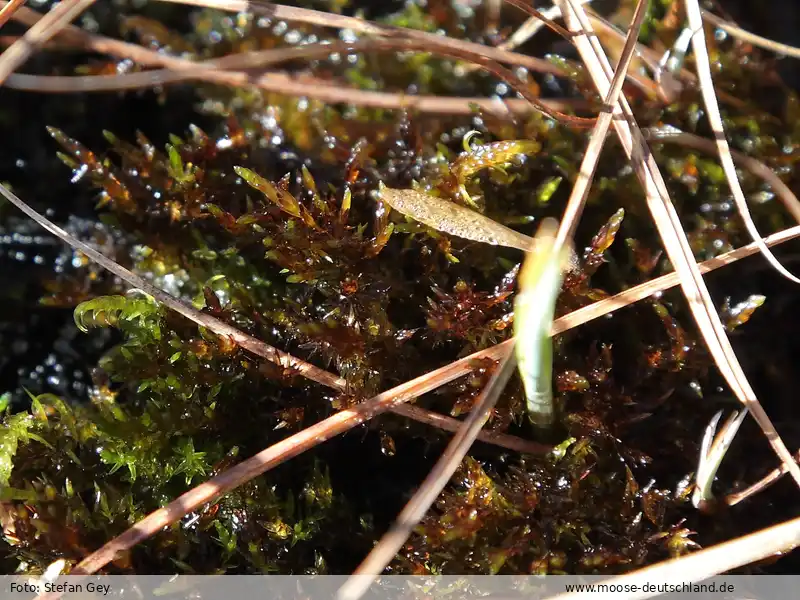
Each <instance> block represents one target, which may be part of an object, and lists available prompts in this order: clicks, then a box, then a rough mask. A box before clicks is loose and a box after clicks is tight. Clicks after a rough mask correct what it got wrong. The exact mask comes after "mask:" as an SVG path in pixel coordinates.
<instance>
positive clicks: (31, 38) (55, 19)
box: [0, 0, 95, 84]
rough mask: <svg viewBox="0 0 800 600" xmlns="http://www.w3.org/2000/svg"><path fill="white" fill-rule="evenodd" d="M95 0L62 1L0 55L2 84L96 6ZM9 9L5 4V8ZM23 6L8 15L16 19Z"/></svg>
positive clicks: (0, 79) (0, 78) (0, 81)
mask: <svg viewBox="0 0 800 600" xmlns="http://www.w3.org/2000/svg"><path fill="white" fill-rule="evenodd" d="M94 2H95V0H62V2H60V3H59V4H57V5H56V6H55V8H53V10H51V11H50V12H49V13H47V14H46V15H44V16H43V17H42V19H41V20H40V21H39V22H38V23H36V25H34V26H33V27H31V28H30V29H29V30H28V31H26V32H25V35H23V36H22V37H21V38H20V39H19V40H17V41H16V42H14V43H13V44H11V46H9V47H8V48H6V50H5V52H3V53H2V54H0V84H1V83H3V82H4V81H5V80H6V78H7V77H8V76H9V75H11V73H13V72H14V71H15V70H16V69H17V67H19V66H20V65H21V64H22V63H24V62H25V61H26V60H27V59H28V57H29V56H30V55H31V54H32V53H33V52H34V51H35V50H37V49H38V48H39V47H41V45H42V44H44V43H45V42H47V41H48V40H49V39H50V38H52V37H53V36H54V35H56V34H57V33H58V32H59V31H60V30H61V29H63V28H64V27H65V26H66V25H68V24H69V22H70V21H72V20H73V19H75V18H76V17H77V16H78V15H79V14H81V13H82V12H83V11H85V10H86V9H87V8H89V7H90V6H91V5H92V4H94ZM6 7H8V4H5V6H4V7H3V8H6ZM20 8H22V6H21V5H19V6H17V7H16V10H13V11H11V12H10V14H8V16H9V17H14V16H16V14H17V13H18V12H20V10H19V9H20Z"/></svg>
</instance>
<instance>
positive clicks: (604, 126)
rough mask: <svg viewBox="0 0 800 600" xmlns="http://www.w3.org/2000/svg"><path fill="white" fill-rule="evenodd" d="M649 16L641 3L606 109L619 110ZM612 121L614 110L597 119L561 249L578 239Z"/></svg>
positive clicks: (570, 202)
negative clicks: (577, 231) (643, 28)
mask: <svg viewBox="0 0 800 600" xmlns="http://www.w3.org/2000/svg"><path fill="white" fill-rule="evenodd" d="M646 15H647V2H646V1H645V0H639V1H638V2H637V3H636V11H635V13H634V17H633V22H632V23H631V27H630V31H629V32H628V37H627V38H626V40H625V47H624V48H623V51H622V56H621V57H620V61H619V65H618V66H617V70H616V72H615V73H614V78H613V80H612V82H611V89H610V90H609V92H608V95H607V96H606V98H605V105H606V106H607V107H612V106H615V105H616V104H617V102H618V101H619V96H620V94H621V93H622V84H623V83H624V82H625V73H626V72H627V71H628V67H629V66H630V64H631V59H632V58H633V55H634V52H635V50H636V41H637V40H638V38H639V31H640V30H641V27H642V23H643V22H644V17H645V16H646ZM611 119H612V113H611V111H610V110H606V111H604V112H602V113H600V116H599V117H597V124H596V125H595V126H594V129H593V130H592V133H591V135H590V136H589V144H588V146H587V147H586V152H585V153H584V155H583V160H582V161H581V166H580V169H579V171H578V178H577V180H576V181H575V184H574V185H573V186H572V191H571V192H570V196H569V200H568V201H567V206H566V208H565V209H564V214H563V215H562V217H561V225H560V226H559V229H558V234H557V235H556V247H557V248H560V247H562V246H564V245H565V244H567V243H569V242H571V240H572V238H573V236H574V235H575V229H576V228H577V226H578V221H579V220H580V216H581V213H582V212H583V207H584V205H585V204H586V199H587V198H588V197H589V190H590V188H591V185H592V180H593V179H594V174H595V171H596V170H597V164H598V162H599V160H600V153H601V152H602V151H603V146H604V145H605V143H606V139H607V138H606V134H607V133H608V128H609V127H610V126H611Z"/></svg>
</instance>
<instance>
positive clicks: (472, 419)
mask: <svg viewBox="0 0 800 600" xmlns="http://www.w3.org/2000/svg"><path fill="white" fill-rule="evenodd" d="M513 350H514V345H513V340H512V344H510V345H508V346H507V348H506V349H505V355H504V356H503V358H502V359H501V361H500V364H499V365H498V366H497V367H496V368H495V371H494V373H493V374H492V377H491V379H490V380H489V382H488V383H487V384H486V387H485V388H484V389H483V391H482V392H481V394H480V396H478V398H477V399H476V401H475V404H474V406H473V407H472V410H471V411H470V413H469V416H468V417H467V418H466V420H465V421H464V423H463V425H462V426H461V428H460V429H459V430H458V433H457V434H456V435H455V436H454V437H453V439H452V440H450V443H449V444H448V445H447V448H446V449H445V451H444V453H442V455H441V456H440V457H439V460H437V461H436V464H435V465H434V466H433V468H432V469H431V470H430V472H429V473H428V475H427V476H426V477H425V480H424V481H423V482H422V484H421V485H420V487H419V489H418V490H417V491H416V493H415V494H414V496H413V497H412V498H411V500H409V501H408V503H407V504H406V505H405V506H404V507H403V510H402V511H400V514H399V515H398V516H397V519H396V520H395V522H394V523H393V524H392V527H391V528H390V529H389V531H388V532H386V533H385V534H384V535H383V537H382V538H381V539H380V541H379V542H378V543H377V545H376V546H375V547H374V548H373V549H372V551H371V552H370V553H369V555H368V556H367V557H366V558H365V559H364V561H363V562H362V563H361V564H360V565H359V566H358V567H357V568H356V570H355V571H353V574H352V576H351V577H350V578H348V579H347V581H346V582H345V583H344V585H343V586H342V587H341V588H340V589H339V593H338V598H339V600H358V599H359V598H360V597H361V596H363V595H364V592H366V591H367V589H368V588H369V586H370V584H371V583H372V579H371V578H370V577H368V576H373V577H374V576H377V575H380V574H381V573H382V572H383V570H384V569H385V568H386V566H387V565H388V564H389V563H390V562H391V561H392V559H393V558H394V556H395V554H397V552H398V551H399V550H400V548H401V547H402V546H403V544H404V543H405V541H406V540H407V539H408V536H410V535H411V533H412V531H413V530H414V527H416V526H417V524H418V523H419V522H420V521H421V520H422V518H423V517H424V516H425V513H427V512H428V509H429V508H430V506H431V504H433V503H434V501H435V500H436V498H437V497H438V496H439V494H440V493H441V492H442V490H443V489H444V488H445V486H446V485H447V482H448V481H450V478H451V477H452V476H453V473H455V472H456V469H458V465H460V464H461V461H462V459H463V458H464V456H465V455H466V454H467V452H468V451H469V449H470V447H471V446H472V443H473V442H474V441H475V437H476V436H477V434H478V432H479V431H480V430H481V429H482V428H483V426H484V425H485V424H486V421H487V419H488V417H489V413H490V411H491V410H492V408H493V407H494V405H495V404H496V403H497V400H498V398H499V397H500V393H501V392H502V391H503V389H504V388H505V386H506V383H508V380H509V379H510V378H511V375H512V374H513V373H514V368H515V367H516V360H515V359H514V352H513ZM365 576H367V577H365Z"/></svg>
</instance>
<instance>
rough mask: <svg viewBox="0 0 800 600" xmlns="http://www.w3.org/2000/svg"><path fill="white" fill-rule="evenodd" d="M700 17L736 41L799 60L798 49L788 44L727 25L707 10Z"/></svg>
mask: <svg viewBox="0 0 800 600" xmlns="http://www.w3.org/2000/svg"><path fill="white" fill-rule="evenodd" d="M702 15H703V20H705V21H708V22H709V23H711V24H712V25H714V26H715V27H719V28H720V29H722V30H723V31H725V32H727V33H728V34H730V35H731V36H733V37H735V38H736V39H739V40H742V41H743V42H747V43H748V44H753V46H758V47H759V48H763V49H764V50H769V51H770V52H775V53H776V54H783V55H784V56H790V57H792V58H800V48H797V47H795V46H789V45H788V44H781V43H780V42H776V41H774V40H770V39H768V38H765V37H761V36H760V35H756V34H754V33H750V32H749V31H745V30H744V29H742V28H741V27H737V26H736V25H734V24H733V23H729V22H728V21H725V20H724V19H720V18H719V17H718V16H717V15H715V14H712V13H710V12H708V11H707V10H704V11H702Z"/></svg>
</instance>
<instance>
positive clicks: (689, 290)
mask: <svg viewBox="0 0 800 600" xmlns="http://www.w3.org/2000/svg"><path fill="white" fill-rule="evenodd" d="M562 13H563V14H564V15H565V17H566V21H567V24H568V25H569V28H570V29H571V30H573V31H575V32H580V31H581V30H582V31H583V33H582V34H581V35H577V36H576V37H575V38H574V42H575V44H576V46H577V48H578V51H579V53H580V55H581V58H582V59H583V61H584V64H585V65H586V68H587V70H588V71H589V73H590V75H591V77H592V80H593V81H594V83H595V85H596V86H597V88H598V92H599V93H600V94H601V96H607V94H608V92H609V89H610V86H611V83H610V80H611V76H612V71H611V65H610V64H609V62H608V58H607V57H606V56H605V52H604V51H603V49H602V47H601V46H600V45H599V43H598V41H597V39H596V38H595V37H593V36H591V32H592V26H591V24H590V23H589V21H588V19H587V17H586V14H585V13H584V12H583V8H582V7H580V6H577V5H575V3H574V2H573V1H572V0H564V2H562ZM587 34H588V35H587ZM614 116H615V118H614V127H615V129H616V131H617V135H618V137H619V139H620V143H621V145H622V147H623V149H624V151H625V153H626V154H627V155H628V157H629V159H630V160H631V161H632V166H633V168H634V171H635V172H636V174H637V176H638V177H639V179H640V181H641V182H642V185H643V187H644V190H645V196H646V198H647V204H648V208H649V209H650V211H651V214H652V215H653V220H654V222H655V225H656V228H657V229H658V232H659V235H660V237H661V239H662V242H663V243H664V248H665V250H666V252H667V256H668V257H669V259H670V261H671V262H672V264H673V266H674V267H675V271H676V272H677V274H678V276H679V277H680V283H681V287H682V289H683V292H684V295H685V296H686V299H687V301H688V302H689V308H690V309H691V311H692V314H693V316H694V318H695V321H696V323H697V325H698V327H699V329H700V333H701V334H702V336H703V339H704V340H705V341H706V344H707V345H708V347H709V350H710V351H711V355H712V356H713V358H714V361H715V363H716V364H717V366H718V367H719V368H720V370H721V372H722V375H723V377H724V378H725V380H726V381H727V382H728V385H730V387H731V388H732V390H733V391H734V393H735V394H736V396H737V397H738V398H739V400H740V401H741V402H742V403H743V404H744V405H745V406H746V407H748V408H749V409H750V412H751V414H752V415H753V417H754V418H755V419H756V421H757V422H758V424H759V426H760V427H761V429H762V430H763V432H764V434H765V435H766V436H767V439H768V441H769V443H770V445H771V446H772V448H773V450H774V451H775V453H776V454H777V455H778V457H779V458H780V459H781V461H782V462H783V463H784V464H785V465H786V466H787V467H788V469H789V472H790V473H791V474H792V477H793V478H794V479H795V481H796V482H797V484H798V485H800V467H798V465H797V464H796V463H795V462H794V460H793V459H792V456H791V454H790V453H789V450H788V449H787V448H786V445H785V444H784V443H783V440H781V439H780V436H779V435H778V433H777V431H776V430H775V427H774V426H773V424H772V422H771V421H770V419H769V417H768V416H767V414H766V412H765V411H764V409H763V407H762V406H761V404H760V403H759V401H758V398H757V397H756V395H755V392H754V391H753V389H752V387H751V386H750V383H749V382H748V381H747V377H746V376H745V374H744V372H743V371H742V368H741V365H740V364H739V361H738V359H737V357H736V355H735V353H734V351H733V348H732V347H731V344H730V340H729V339H728V337H727V334H726V332H725V329H724V326H723V325H722V322H721V320H720V318H719V315H718V314H717V311H716V309H715V307H714V303H713V301H712V299H711V295H710V294H709V292H708V288H707V287H706V285H705V282H704V281H703V278H702V275H701V274H700V270H699V269H698V266H697V262H696V261H695V260H694V257H693V255H692V251H691V247H690V245H689V242H688V240H687V238H686V233H685V232H684V230H683V228H682V226H681V222H680V219H679V217H678V215H677V213H676V212H675V208H674V207H673V206H672V203H671V202H670V200H669V193H668V192H667V189H666V184H665V183H664V179H663V177H662V176H661V173H660V172H659V170H658V167H657V165H656V164H655V159H654V157H653V155H652V153H651V152H650V149H649V148H648V147H647V144H646V143H645V141H644V139H643V137H642V134H641V131H640V130H639V127H638V125H637V123H636V119H635V117H634V116H633V113H632V111H631V109H630V106H629V105H628V103H627V101H626V100H625V98H624V95H623V97H622V99H621V100H620V102H619V103H618V104H617V105H616V106H615V107H614Z"/></svg>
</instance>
